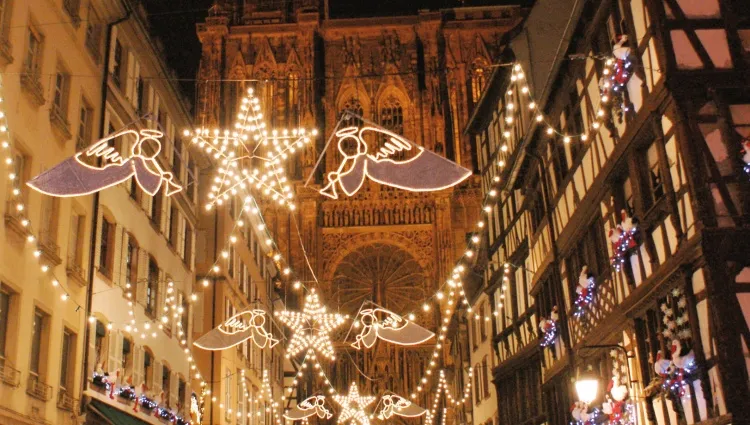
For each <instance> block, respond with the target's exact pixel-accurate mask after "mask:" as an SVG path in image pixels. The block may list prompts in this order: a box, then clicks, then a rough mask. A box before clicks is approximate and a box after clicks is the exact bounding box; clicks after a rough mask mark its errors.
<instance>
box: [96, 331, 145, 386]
mask: <svg viewBox="0 0 750 425" xmlns="http://www.w3.org/2000/svg"><path fill="white" fill-rule="evenodd" d="M134 350H135V345H133V340H132V339H129V338H123V340H122V364H121V365H120V368H121V369H122V370H124V371H125V374H124V376H132V374H133V351H134ZM104 355H105V356H106V354H104ZM114 367H117V366H114V365H113V368H114ZM133 385H138V384H137V383H135V382H134V383H133Z"/></svg>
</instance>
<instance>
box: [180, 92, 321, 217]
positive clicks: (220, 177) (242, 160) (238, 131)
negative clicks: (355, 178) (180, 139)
mask: <svg viewBox="0 0 750 425" xmlns="http://www.w3.org/2000/svg"><path fill="white" fill-rule="evenodd" d="M234 127H235V128H234V130H231V131H230V130H223V131H222V130H218V129H214V130H209V129H206V128H199V129H196V130H195V131H192V132H191V131H190V130H185V136H192V139H191V140H192V143H193V144H196V145H198V147H199V148H201V149H204V150H205V151H206V153H208V154H209V155H211V156H213V158H214V159H216V160H217V161H219V168H218V174H217V175H216V176H215V177H214V178H213V181H212V185H211V191H210V192H209V194H208V197H209V203H208V204H207V205H206V209H209V210H210V209H211V208H212V207H213V206H214V205H222V204H223V203H224V202H226V201H228V200H229V199H230V197H233V196H236V195H238V194H239V193H246V192H247V191H248V190H253V189H254V190H256V191H260V192H261V193H263V195H264V196H266V197H269V198H271V199H272V200H273V201H275V202H277V203H278V204H279V205H286V206H287V207H288V208H289V209H290V210H293V209H295V205H294V202H293V198H294V195H293V194H292V187H291V185H290V184H289V179H288V178H287V177H286V172H285V171H284V167H283V165H284V161H285V160H286V159H287V158H289V157H290V156H291V155H293V154H294V153H295V152H297V151H299V150H301V149H302V148H303V147H304V146H305V145H306V144H309V143H310V138H311V137H314V136H316V135H317V134H318V132H317V130H312V131H309V132H308V131H307V130H305V129H303V128H294V129H291V130H289V129H283V130H276V129H272V130H269V129H268V128H267V127H266V123H265V122H264V121H263V113H261V106H260V100H259V99H258V98H257V97H255V96H254V95H253V89H252V88H249V89H248V90H247V97H245V98H243V99H242V105H241V106H240V112H239V113H238V114H237V122H236V123H235V125H234Z"/></svg>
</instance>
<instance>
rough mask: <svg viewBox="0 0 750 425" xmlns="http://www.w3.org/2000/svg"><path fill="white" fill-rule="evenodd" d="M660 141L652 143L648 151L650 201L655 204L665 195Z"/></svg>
mask: <svg viewBox="0 0 750 425" xmlns="http://www.w3.org/2000/svg"><path fill="white" fill-rule="evenodd" d="M657 143H658V142H653V143H651V146H649V147H648V150H647V151H646V160H647V161H648V179H647V180H648V183H647V185H648V189H649V194H650V199H649V201H650V203H649V205H653V204H654V203H656V202H657V201H659V199H661V198H662V197H663V196H664V181H663V179H662V174H661V163H660V161H659V152H658V149H659V146H657Z"/></svg>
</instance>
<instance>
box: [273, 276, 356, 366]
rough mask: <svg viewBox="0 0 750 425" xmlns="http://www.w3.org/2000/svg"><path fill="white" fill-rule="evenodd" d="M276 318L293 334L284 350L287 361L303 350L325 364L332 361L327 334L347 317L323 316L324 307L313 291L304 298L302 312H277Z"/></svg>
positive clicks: (332, 356)
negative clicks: (321, 359)
mask: <svg viewBox="0 0 750 425" xmlns="http://www.w3.org/2000/svg"><path fill="white" fill-rule="evenodd" d="M276 316H277V317H278V319H279V321H281V323H283V324H285V325H287V326H288V327H289V329H291V330H292V332H294V335H293V336H292V340H291V341H290V342H289V346H288V347H287V348H286V356H287V358H290V357H294V356H296V355H297V354H299V353H301V352H302V351H304V350H307V352H308V353H310V354H312V355H313V357H314V353H313V350H314V351H317V352H318V353H320V354H321V355H322V356H323V357H325V358H327V359H329V360H335V358H336V357H335V356H334V353H333V344H332V343H331V335H330V333H331V331H333V330H334V329H336V328H337V327H339V326H341V325H342V324H343V323H344V321H345V320H346V319H347V318H348V317H349V316H346V315H341V314H337V313H326V307H325V306H324V305H322V304H321V303H320V297H319V296H318V294H317V292H315V290H314V289H313V290H312V291H311V292H310V294H308V295H307V296H306V297H305V306H304V307H303V308H302V311H288V310H284V311H281V312H278V311H277V312H276Z"/></svg>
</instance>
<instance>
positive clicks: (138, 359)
mask: <svg viewBox="0 0 750 425" xmlns="http://www.w3.org/2000/svg"><path fill="white" fill-rule="evenodd" d="M132 349H133V372H132V373H133V386H134V387H136V388H137V389H138V391H140V386H141V384H142V383H143V382H144V381H145V380H144V379H143V354H144V352H143V347H141V346H140V345H138V346H136V345H133V348H132ZM139 395H140V394H139Z"/></svg>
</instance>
